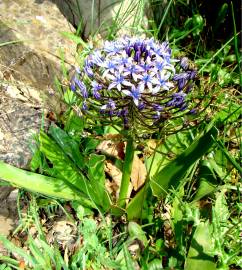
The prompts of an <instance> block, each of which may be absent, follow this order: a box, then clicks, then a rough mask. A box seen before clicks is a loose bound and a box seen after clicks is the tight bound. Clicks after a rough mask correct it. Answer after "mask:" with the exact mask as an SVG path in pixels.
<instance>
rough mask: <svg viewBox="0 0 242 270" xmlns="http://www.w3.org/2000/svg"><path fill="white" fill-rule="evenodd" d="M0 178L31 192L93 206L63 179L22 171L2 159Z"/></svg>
mask: <svg viewBox="0 0 242 270" xmlns="http://www.w3.org/2000/svg"><path fill="white" fill-rule="evenodd" d="M0 178H1V179H3V180H5V181H7V182H9V183H11V184H12V185H16V186H18V187H22V188H25V189H27V190H30V191H33V192H37V193H41V194H44V195H47V196H51V197H55V198H61V199H65V200H77V201H80V202H81V203H83V204H84V205H86V206H89V207H92V208H95V205H93V204H92V203H91V202H90V201H89V200H88V198H87V197H86V196H85V195H84V194H83V193H81V192H79V191H77V190H76V189H75V188H73V187H72V186H70V185H69V184H68V183H67V182H66V181H65V180H63V179H58V178H54V177H49V176H45V175H41V174H37V173H33V172H28V171H24V170H22V169H19V168H15V167H14V166H11V165H9V164H6V163H4V162H2V161H0Z"/></svg>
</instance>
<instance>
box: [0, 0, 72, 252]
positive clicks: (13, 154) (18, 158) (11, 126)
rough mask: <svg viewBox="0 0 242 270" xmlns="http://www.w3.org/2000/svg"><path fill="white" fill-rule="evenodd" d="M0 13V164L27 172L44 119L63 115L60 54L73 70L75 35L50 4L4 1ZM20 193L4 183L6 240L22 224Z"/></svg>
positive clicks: (1, 216) (0, 224)
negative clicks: (58, 87) (56, 88)
mask: <svg viewBox="0 0 242 270" xmlns="http://www.w3.org/2000/svg"><path fill="white" fill-rule="evenodd" d="M0 10H1V13H0V160H3V161H5V162H7V163H10V164H12V165H15V166H17V167H21V168H27V167H28V163H29V161H30V159H31V151H30V148H29V143H30V142H31V140H32V136H33V134H36V133H37V132H38V131H39V129H40V127H41V124H42V119H43V116H44V115H45V113H46V111H50V110H55V111H59V110H61V105H60V104H61V102H60V99H59V98H58V95H57V94H56V92H55V91H54V77H55V76H57V77H62V71H61V57H60V55H61V54H60V51H62V53H63V54H64V61H65V65H66V67H67V69H69V68H70V66H71V65H72V64H73V63H74V62H75V57H74V56H75V51H76V44H74V43H73V42H72V41H70V40H67V39H66V38H64V37H63V36H62V35H61V34H60V31H65V32H72V31H74V29H73V28H72V26H71V25H70V24H69V23H68V22H67V20H66V19H65V17H64V16H63V15H62V14H61V13H60V11H59V9H58V8H57V7H56V5H55V4H54V3H51V2H49V1H34V0H0ZM45 123H47V122H46V120H45ZM16 193H17V190H14V191H12V188H10V187H6V186H2V187H1V182H0V202H1V209H0V233H1V234H4V235H8V234H9V231H10V230H12V229H13V227H14V226H15V225H16V223H17V222H18V221H17V215H16V196H15V197H14V196H12V195H11V194H15V195H16ZM2 251H3V249H2V247H1V245H0V252H2Z"/></svg>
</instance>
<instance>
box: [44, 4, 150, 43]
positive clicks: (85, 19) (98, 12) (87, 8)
mask: <svg viewBox="0 0 242 270" xmlns="http://www.w3.org/2000/svg"><path fill="white" fill-rule="evenodd" d="M49 1H51V2H53V3H55V4H56V5H57V6H58V7H59V9H60V10H61V12H62V13H63V14H64V16H65V17H66V18H67V19H68V20H69V22H70V23H71V24H72V25H73V26H75V27H76V28H78V27H79V26H81V27H80V29H81V33H82V37H83V38H85V39H87V38H88V37H89V35H90V34H95V33H99V34H101V35H102V37H106V36H107V34H108V33H109V31H110V30H111V29H112V27H113V26H114V25H117V26H118V27H117V28H115V31H114V32H115V34H118V35H123V34H129V33H130V32H132V28H133V27H136V26H137V25H141V24H142V25H143V26H144V25H147V22H146V17H145V16H144V14H143V13H144V8H143V7H142V5H141V3H142V1H140V0H97V1H93V0H86V1H83V0H49ZM139 14H140V15H141V16H139ZM142 15H143V16H142Z"/></svg>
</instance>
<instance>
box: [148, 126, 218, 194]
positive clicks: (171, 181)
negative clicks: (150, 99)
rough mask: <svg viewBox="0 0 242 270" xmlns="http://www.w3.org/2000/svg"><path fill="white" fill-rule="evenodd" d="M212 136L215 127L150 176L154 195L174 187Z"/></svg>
mask: <svg viewBox="0 0 242 270" xmlns="http://www.w3.org/2000/svg"><path fill="white" fill-rule="evenodd" d="M212 136H213V137H214V138H215V137H216V136H217V129H216V128H215V127H213V128H211V130H209V131H208V132H207V133H205V134H204V135H203V136H202V137H200V138H198V139H197V140H195V141H194V142H193V143H192V144H191V145H190V146H189V147H188V148H187V149H186V150H185V151H184V152H183V153H182V154H181V155H179V156H178V157H177V158H176V159H174V160H173V161H171V162H170V163H169V164H168V165H166V166H165V167H164V168H163V169H162V170H160V171H159V172H158V173H156V174H155V175H154V176H153V177H152V178H151V181H150V185H151V188H152V192H153V194H154V195H155V196H158V197H160V196H165V195H166V194H167V192H168V190H169V189H170V188H172V187H173V188H176V187H177V186H178V185H179V184H180V182H181V181H182V179H183V176H184V174H185V173H186V171H187V170H188V169H189V167H190V166H191V165H192V164H193V163H195V162H196V161H197V160H198V159H199V158H201V157H202V156H203V155H204V154H205V153H206V152H207V151H208V150H209V148H210V147H211V146H212V145H213V143H214V141H213V140H212V138H211V137H212Z"/></svg>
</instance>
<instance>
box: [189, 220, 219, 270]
mask: <svg viewBox="0 0 242 270" xmlns="http://www.w3.org/2000/svg"><path fill="white" fill-rule="evenodd" d="M212 248H213V245H212V236H211V229H210V225H209V223H208V222H201V223H200V224H199V225H198V226H197V227H196V230H195V232H194V235H193V237H192V241H191V246H190V248H189V251H188V256H187V259H186V261H185V267H184V269H185V270H201V269H206V270H215V269H216V264H215V262H214V260H213V257H212V256H210V255H209V254H210V252H211V251H212Z"/></svg>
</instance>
